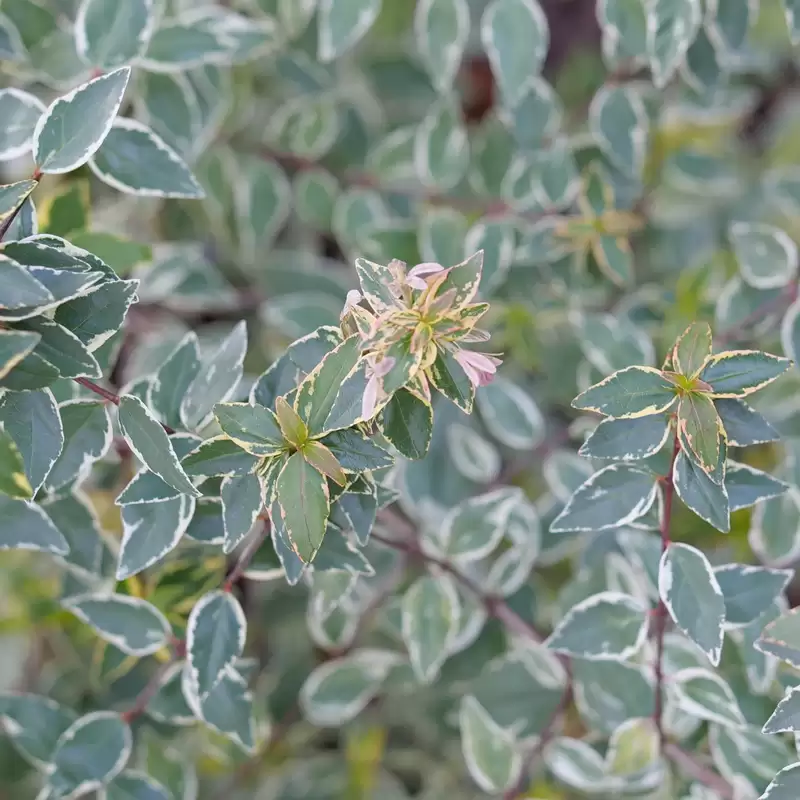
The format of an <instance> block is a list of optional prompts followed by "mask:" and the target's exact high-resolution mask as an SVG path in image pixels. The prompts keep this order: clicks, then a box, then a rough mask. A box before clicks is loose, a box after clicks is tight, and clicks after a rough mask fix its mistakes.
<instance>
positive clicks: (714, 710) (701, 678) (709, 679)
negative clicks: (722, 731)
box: [672, 667, 745, 728]
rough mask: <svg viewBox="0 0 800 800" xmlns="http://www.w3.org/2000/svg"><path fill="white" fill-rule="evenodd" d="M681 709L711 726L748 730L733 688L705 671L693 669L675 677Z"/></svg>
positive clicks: (723, 680)
mask: <svg viewBox="0 0 800 800" xmlns="http://www.w3.org/2000/svg"><path fill="white" fill-rule="evenodd" d="M672 681H673V684H672V688H673V691H674V694H675V698H676V699H677V702H678V706H679V707H680V708H681V709H683V711H685V712H686V713H687V714H692V715H694V716H696V717H699V718H700V719H704V720H707V721H708V722H717V723H719V724H720V725H724V726H725V727H730V728H744V727H745V719H744V717H743V716H742V712H741V710H740V709H739V704H738V702H737V701H736V695H734V693H733V691H732V690H731V687H730V686H729V685H728V683H727V682H726V681H725V679H724V678H722V677H721V676H719V675H717V674H716V673H715V672H712V671H711V670H708V669H703V668H702V667H689V668H688V669H682V670H680V671H679V672H676V673H675V675H673V676H672Z"/></svg>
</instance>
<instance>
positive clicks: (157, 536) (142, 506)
mask: <svg viewBox="0 0 800 800" xmlns="http://www.w3.org/2000/svg"><path fill="white" fill-rule="evenodd" d="M194 509H195V499H194V497H190V496H189V495H185V494H184V495H181V496H180V497H174V498H172V499H171V500H162V501H159V502H154V503H137V504H135V505H127V506H123V508H122V542H121V544H120V548H119V559H118V561H117V572H116V578H117V580H118V581H123V580H125V579H126V578H130V577H131V575H136V574H137V573H139V572H141V571H142V570H145V569H147V568H148V567H151V566H152V565H153V564H157V563H158V562H159V561H161V559H162V558H164V556H166V555H167V554H168V553H170V552H171V551H172V550H174V549H175V548H176V547H177V545H178V542H179V541H180V540H181V537H182V536H183V534H184V533H186V529H187V528H188V527H189V523H190V522H191V520H192V515H193V514H194Z"/></svg>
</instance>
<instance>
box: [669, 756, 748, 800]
mask: <svg viewBox="0 0 800 800" xmlns="http://www.w3.org/2000/svg"><path fill="white" fill-rule="evenodd" d="M664 755H665V756H666V757H667V758H668V759H669V760H670V761H672V763H673V764H675V766H676V767H679V768H680V769H682V770H683V771H684V772H685V773H686V774H687V775H688V776H689V777H690V778H693V779H694V780H696V781H700V783H702V784H704V785H705V786H707V787H708V788H709V789H713V791H715V792H716V793H717V794H718V795H719V796H720V797H721V798H723V800H734V793H733V787H732V786H731V785H730V784H729V783H728V781H726V780H725V778H723V777H722V776H721V775H717V773H716V772H714V770H713V769H711V768H709V767H707V766H705V764H701V763H700V762H699V761H698V760H697V759H696V758H695V757H694V756H693V755H692V754H691V753H687V752H686V751H685V750H684V749H683V748H682V747H680V746H679V745H677V744H675V743H674V742H665V743H664Z"/></svg>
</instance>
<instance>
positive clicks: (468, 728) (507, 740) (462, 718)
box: [458, 695, 522, 794]
mask: <svg viewBox="0 0 800 800" xmlns="http://www.w3.org/2000/svg"><path fill="white" fill-rule="evenodd" d="M458 719H459V727H460V728H461V752H462V753H463V754H464V761H465V762H466V764H467V769H468V770H469V774H470V775H471V776H472V779H473V780H474V781H475V783H477V784H478V786H479V787H480V788H481V789H482V790H483V791H484V792H487V793H491V794H496V793H498V792H502V791H504V790H505V789H508V788H509V787H510V786H512V785H513V784H514V782H515V781H516V780H518V778H519V775H520V771H521V770H522V757H521V755H520V753H519V750H518V748H517V744H516V741H515V739H514V736H513V734H512V733H511V732H510V731H508V730H506V729H504V728H501V727H500V726H499V725H498V724H497V723H496V722H495V721H494V720H493V719H492V718H491V716H489V713H488V712H487V711H486V709H485V708H484V707H483V706H482V705H481V704H480V703H479V702H478V701H477V700H476V699H475V698H474V697H473V696H472V695H467V696H466V697H464V698H462V700H461V705H460V708H459V715H458Z"/></svg>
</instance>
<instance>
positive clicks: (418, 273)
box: [406, 261, 444, 291]
mask: <svg viewBox="0 0 800 800" xmlns="http://www.w3.org/2000/svg"><path fill="white" fill-rule="evenodd" d="M443 269H444V267H443V266H442V265H441V264H436V263H434V262H433V261H425V262H423V263H422V264H417V266H416V267H414V268H413V269H411V270H409V272H408V275H406V284H407V285H408V286H410V287H411V288H412V289H419V290H420V291H422V290H424V289H427V288H428V284H427V283H426V282H425V278H426V277H427V276H429V275H435V274H436V273H437V272H441V271H442V270H443Z"/></svg>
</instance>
